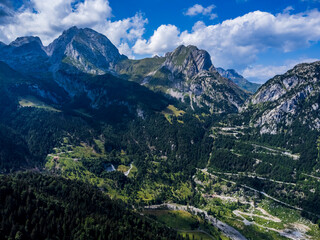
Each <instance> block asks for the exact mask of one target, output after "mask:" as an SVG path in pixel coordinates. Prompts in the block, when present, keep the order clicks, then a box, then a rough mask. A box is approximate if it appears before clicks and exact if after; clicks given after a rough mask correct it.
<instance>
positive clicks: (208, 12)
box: [184, 4, 218, 19]
mask: <svg viewBox="0 0 320 240" xmlns="http://www.w3.org/2000/svg"><path fill="white" fill-rule="evenodd" d="M215 7H216V6H215V5H213V4H212V5H210V6H208V7H203V6H202V5H200V4H195V5H193V6H192V7H190V8H189V9H188V10H187V11H186V12H185V13H184V14H185V15H187V16H196V15H203V16H209V17H210V19H215V18H217V17H218V15H217V14H215V13H212V11H213V9H214V8H215Z"/></svg>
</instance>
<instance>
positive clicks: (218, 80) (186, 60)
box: [145, 46, 248, 113]
mask: <svg viewBox="0 0 320 240" xmlns="http://www.w3.org/2000/svg"><path fill="white" fill-rule="evenodd" d="M159 76H160V77H159ZM152 78H154V79H155V80H154V81H153V84H155V85H156V84H157V81H159V82H161V81H162V82H163V81H164V82H165V84H163V85H162V87H163V88H164V89H166V93H167V94H169V95H171V96H172V97H175V98H177V99H179V100H181V101H186V100H188V101H189V102H190V107H191V108H192V109H195V108H196V107H198V108H202V107H205V108H208V109H209V110H210V112H212V113H221V112H226V111H228V112H229V111H232V112H237V111H238V110H239V109H240V106H241V105H242V104H243V102H244V99H245V98H246V97H247V96H248V95H247V94H246V93H245V92H243V91H242V90H240V89H239V88H238V87H237V86H236V85H235V84H234V83H233V82H232V81H230V80H229V79H226V78H223V77H221V76H220V74H219V73H218V72H217V71H216V69H215V67H214V66H213V64H212V62H211V57H210V55H209V53H208V52H206V51H204V50H199V49H198V48H197V47H195V46H187V47H186V46H179V47H178V48H177V49H175V50H174V51H173V52H170V53H167V54H166V55H165V61H164V63H163V64H162V65H161V66H160V67H159V69H158V70H157V71H154V72H152V73H151V74H148V76H147V80H146V81H145V82H147V83H148V84H150V82H152V81H151V80H150V79H152Z"/></svg>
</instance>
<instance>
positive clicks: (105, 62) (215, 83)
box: [0, 27, 248, 113]
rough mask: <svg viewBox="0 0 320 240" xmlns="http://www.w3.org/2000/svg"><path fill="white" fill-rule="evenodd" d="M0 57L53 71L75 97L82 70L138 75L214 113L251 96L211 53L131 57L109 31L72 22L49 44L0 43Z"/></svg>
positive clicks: (22, 67) (234, 108)
mask: <svg viewBox="0 0 320 240" xmlns="http://www.w3.org/2000/svg"><path fill="white" fill-rule="evenodd" d="M0 61H4V62H6V63H7V64H8V65H9V66H10V67H11V68H13V69H15V70H18V71H19V72H22V73H25V74H27V75H33V76H35V75H37V74H38V73H40V75H41V76H45V77H48V76H49V77H50V76H52V78H53V79H54V81H55V82H56V83H58V85H59V86H60V87H62V88H63V89H64V90H65V91H67V92H68V94H69V95H70V96H71V97H73V96H75V95H78V94H81V93H83V92H84V91H85V88H86V87H85V86H84V85H82V86H80V85H81V84H82V83H79V82H78V81H77V82H76V81H74V80H73V78H74V77H73V76H76V75H81V74H83V73H86V74H94V75H102V74H106V73H111V74H113V75H114V76H116V77H121V78H124V79H128V80H134V81H136V82H138V83H139V84H141V85H144V86H146V87H148V88H150V89H151V90H154V91H160V92H162V93H163V94H165V95H169V96H171V97H173V98H176V99H178V100H180V101H182V102H184V103H186V104H187V105H189V107H190V108H191V109H203V110H205V111H206V112H211V113H214V112H216V113H219V112H230V111H231V112H238V111H239V109H240V106H241V105H242V104H243V103H244V101H245V100H246V98H247V97H248V94H247V93H246V92H244V91H242V90H241V89H240V88H238V86H237V85H235V84H234V83H233V82H232V81H230V80H228V79H226V78H222V77H221V76H220V74H219V73H218V72H217V71H216V69H215V67H214V66H213V64H212V62H211V57H210V55H209V53H208V52H206V51H204V50H199V49H198V48H197V47H195V46H179V47H178V48H177V49H175V50H174V51H173V52H171V53H167V54H166V55H165V57H157V58H147V59H142V60H129V59H128V58H127V57H126V56H124V55H121V54H120V53H119V50H118V49H117V48H116V47H115V46H114V45H113V44H112V43H111V41H110V40H109V39H108V38H107V37H106V36H104V35H102V34H100V33H97V32H96V31H94V30H92V29H88V28H84V29H81V28H80V29H79V28H77V27H72V28H70V29H68V30H66V31H64V32H63V33H62V34H61V36H59V37H58V38H57V39H55V40H54V41H53V42H52V43H51V44H49V46H47V47H44V46H43V45H42V42H41V40H40V39H39V38H38V37H21V38H17V39H16V40H15V41H14V42H12V43H11V44H9V45H6V46H3V47H0ZM142 63H143V64H142ZM140 64H142V65H140ZM33 73H37V74H33ZM79 84H80V85H79Z"/></svg>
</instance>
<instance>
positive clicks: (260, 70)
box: [241, 58, 319, 83]
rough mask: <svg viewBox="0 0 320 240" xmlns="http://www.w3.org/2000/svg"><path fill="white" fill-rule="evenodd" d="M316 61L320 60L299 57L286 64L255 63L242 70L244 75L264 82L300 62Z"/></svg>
mask: <svg viewBox="0 0 320 240" xmlns="http://www.w3.org/2000/svg"><path fill="white" fill-rule="evenodd" d="M315 61H319V59H316V58H305V59H298V60H291V61H287V62H286V63H285V64H283V65H280V66H274V65H253V66H249V67H247V68H245V69H244V70H243V71H242V73H241V74H242V75H243V76H244V77H245V78H247V79H249V80H253V81H255V82H259V83H264V82H265V81H267V80H269V79H270V78H272V77H274V76H275V75H278V74H284V73H285V72H287V71H288V70H290V69H291V68H293V67H294V66H295V65H297V64H299V63H312V62H315Z"/></svg>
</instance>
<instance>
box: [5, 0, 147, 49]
mask: <svg viewBox="0 0 320 240" xmlns="http://www.w3.org/2000/svg"><path fill="white" fill-rule="evenodd" d="M13 15H14V16H13V18H11V19H10V21H8V22H5V23H2V24H1V25H0V41H3V42H5V43H9V42H11V41H13V40H14V39H15V38H17V37H20V36H39V37H40V38H41V40H42V41H43V43H44V44H45V45H47V44H49V43H50V42H52V41H53V40H54V39H55V38H56V37H58V36H59V35H60V34H61V33H62V31H63V30H66V29H68V28H70V27H72V26H75V25H76V26H77V27H80V28H82V27H89V28H92V29H94V30H96V31H98V32H101V33H103V34H105V35H106V36H107V37H108V38H109V39H110V40H111V41H112V42H113V43H114V44H115V45H116V46H117V47H119V48H120V51H122V53H126V54H128V55H132V51H131V50H129V49H128V46H129V44H132V43H134V42H135V41H136V40H137V39H139V38H141V37H142V35H143V33H144V31H145V28H144V26H145V24H146V23H147V21H148V20H147V19H145V18H144V17H143V15H142V14H140V13H137V14H136V15H135V16H133V17H129V18H126V19H122V20H119V21H112V20H111V18H112V9H111V7H110V5H109V2H108V1H107V0H84V1H81V2H79V1H77V0H55V1H52V0H30V1H29V2H28V4H25V5H23V6H22V7H21V8H20V9H19V10H17V11H16V12H14V13H13Z"/></svg>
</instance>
